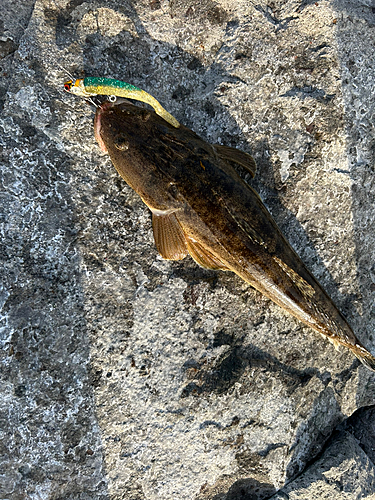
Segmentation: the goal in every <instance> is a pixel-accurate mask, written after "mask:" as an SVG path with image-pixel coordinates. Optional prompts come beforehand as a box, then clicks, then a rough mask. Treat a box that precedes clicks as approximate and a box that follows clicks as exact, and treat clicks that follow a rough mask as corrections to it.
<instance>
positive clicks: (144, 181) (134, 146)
mask: <svg viewBox="0 0 375 500" xmlns="http://www.w3.org/2000/svg"><path fill="white" fill-rule="evenodd" d="M94 130H95V137H96V140H97V142H98V143H99V145H100V147H101V149H102V150H103V151H104V152H107V153H108V154H109V156H110V158H111V161H112V163H113V165H114V166H115V168H116V170H117V171H118V173H119V174H120V175H121V177H122V178H123V179H124V180H125V181H126V183H127V184H128V185H129V186H130V187H132V188H133V189H134V190H135V191H136V192H137V193H138V194H139V195H140V196H141V198H142V199H143V201H144V202H145V203H146V204H147V205H148V206H149V207H150V208H151V207H155V206H157V207H158V208H159V206H160V207H161V206H164V204H163V203H161V201H160V198H161V197H162V195H163V193H165V192H168V189H169V184H170V179H168V178H167V176H165V175H163V174H162V173H161V171H160V161H159V157H158V151H157V150H158V147H159V146H160V143H159V142H158V141H159V139H160V137H161V136H163V134H167V133H168V131H169V130H171V131H176V130H179V129H176V128H175V127H173V126H172V125H170V124H169V123H167V122H166V121H165V120H163V119H162V118H160V117H159V116H158V115H156V113H155V112H154V111H151V110H147V109H144V108H141V107H139V106H135V105H133V104H131V103H130V102H129V101H127V100H125V99H117V100H116V102H109V101H106V102H105V103H103V104H102V105H101V106H100V107H99V108H98V109H97V111H96V115H95V122H94ZM157 199H158V200H159V201H158V202H156V200H157ZM151 200H154V201H151Z"/></svg>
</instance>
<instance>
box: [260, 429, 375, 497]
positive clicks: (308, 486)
mask: <svg viewBox="0 0 375 500" xmlns="http://www.w3.org/2000/svg"><path fill="white" fill-rule="evenodd" d="M334 438H335V439H334V441H333V443H332V444H331V445H330V446H329V447H328V448H327V449H326V450H325V452H324V453H323V455H322V456H321V457H320V458H319V460H317V461H316V462H315V463H314V464H313V465H311V466H310V467H309V468H308V469H307V470H306V471H305V472H304V473H303V474H302V475H301V476H300V477H299V478H298V479H296V480H295V481H292V482H291V483H290V484H288V485H287V486H286V487H285V488H283V489H282V490H280V491H279V492H277V493H276V495H274V496H272V497H271V499H270V500H305V499H306V500H307V499H310V498H319V499H321V500H324V499H327V500H328V499H332V498H334V499H335V500H346V499H348V498H349V499H352V498H353V499H354V498H358V499H359V498H361V499H365V498H367V499H371V498H374V492H375V467H374V464H373V462H372V461H371V460H370V459H369V457H368V456H367V455H366V453H365V452H364V451H363V450H362V448H361V447H360V446H359V445H358V442H357V441H356V439H355V438H354V437H353V436H352V435H351V434H349V433H345V432H343V433H341V434H338V435H335V436H334Z"/></svg>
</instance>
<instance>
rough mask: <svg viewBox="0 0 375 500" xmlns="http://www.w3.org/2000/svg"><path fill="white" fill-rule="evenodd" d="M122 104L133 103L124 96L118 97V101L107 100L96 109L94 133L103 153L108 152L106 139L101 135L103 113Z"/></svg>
mask: <svg viewBox="0 0 375 500" xmlns="http://www.w3.org/2000/svg"><path fill="white" fill-rule="evenodd" d="M121 104H130V105H131V104H132V103H131V102H130V101H129V100H128V99H124V98H122V97H120V98H119V97H117V99H116V101H114V102H112V101H108V100H107V101H105V102H103V103H102V104H100V106H98V108H97V109H96V113H95V119H94V134H95V139H96V141H97V143H98V144H99V146H100V149H101V150H102V151H103V153H108V150H107V147H106V145H105V144H104V141H103V139H102V137H101V135H100V131H101V127H102V115H103V113H106V112H107V111H109V110H110V109H113V108H114V107H115V106H120V105H121Z"/></svg>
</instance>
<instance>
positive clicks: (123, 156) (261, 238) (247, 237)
mask: <svg viewBox="0 0 375 500" xmlns="http://www.w3.org/2000/svg"><path fill="white" fill-rule="evenodd" d="M95 136H96V138H97V140H98V142H99V144H100V146H101V148H102V149H103V151H107V152H108V154H109V156H110V158H111V160H112V162H113V164H114V166H115V167H116V169H117V171H118V173H119V174H120V175H121V177H123V179H124V180H125V181H126V182H127V184H128V185H129V186H130V187H131V188H133V189H134V191H136V192H137V193H138V195H139V196H140V197H141V199H142V200H143V201H144V203H145V204H146V205H147V206H148V207H149V209H150V210H151V212H152V227H153V233H154V238H155V244H156V247H157V249H158V251H159V253H160V254H161V255H162V257H164V258H165V259H170V260H180V259H183V258H184V257H185V256H186V255H188V254H190V255H191V257H192V258H193V259H194V260H195V261H196V262H197V263H198V264H199V265H200V266H202V267H205V268H208V269H221V270H224V271H233V272H234V273H236V274H237V275H238V276H240V278H242V279H243V280H244V281H246V282H247V283H249V284H250V285H251V286H253V287H254V288H256V289H257V290H259V291H260V292H261V293H263V294H264V295H266V296H267V297H269V298H270V299H271V300H273V301H274V302H275V303H276V304H278V305H279V306H281V307H282V308H283V309H285V310H286V311H288V312H289V313H290V314H292V315H293V316H295V317H296V318H298V319H299V320H300V321H302V322H303V323H305V324H306V325H308V326H310V327H311V328H312V329H314V330H315V331H317V332H319V333H320V334H322V335H324V336H326V337H328V339H329V340H331V341H332V342H333V343H334V344H335V345H336V346H337V345H339V344H341V345H343V346H345V347H347V348H348V349H350V350H351V351H352V353H353V354H354V355H355V356H356V357H357V358H358V359H359V360H360V361H361V362H362V363H363V364H364V365H365V366H367V368H369V369H370V370H374V371H375V358H374V357H373V356H372V355H371V354H370V353H369V352H368V351H367V350H366V349H365V348H364V347H363V345H362V344H361V343H360V342H359V340H358V339H357V338H356V336H355V335H354V333H353V331H352V329H351V327H350V326H349V324H348V323H347V321H346V320H345V318H344V317H343V316H342V314H341V313H340V311H339V310H338V309H337V307H336V306H335V304H334V303H333V301H332V300H331V299H330V297H329V296H328V295H327V293H326V292H325V291H324V290H323V288H322V287H321V286H320V284H319V283H318V282H317V280H316V279H315V278H314V276H313V275H312V274H311V273H310V272H309V271H308V269H307V268H306V266H305V265H304V264H303V262H302V261H301V259H300V258H299V257H298V255H297V254H296V253H295V251H294V250H293V249H292V247H291V246H290V244H289V243H288V242H287V240H286V239H285V237H284V236H283V234H282V233H281V231H280V229H279V228H278V227H277V225H276V223H275V222H274V220H273V219H272V217H271V215H270V213H269V212H268V211H267V209H266V208H265V206H264V205H263V203H262V201H261V199H260V197H259V195H258V194H257V193H256V191H255V190H254V189H253V188H252V187H250V186H249V185H248V184H246V183H245V182H244V181H243V180H242V179H241V177H240V176H239V175H238V173H237V172H236V170H235V168H234V166H233V165H234V164H236V163H237V164H239V165H241V166H242V167H243V168H245V169H246V170H247V171H248V172H250V174H251V175H252V176H254V174H255V170H256V165H255V162H254V160H253V158H252V157H251V156H250V155H249V154H247V153H244V152H242V151H239V150H237V149H234V148H230V147H227V146H220V145H216V144H215V145H212V144H209V143H207V142H205V141H204V140H202V139H201V138H200V137H199V136H198V135H197V134H195V133H194V132H193V131H192V130H190V129H188V128H187V127H185V126H183V125H180V126H179V127H178V128H176V127H173V126H172V125H171V124H169V123H167V122H166V121H165V120H163V119H162V118H161V117H160V116H158V115H156V114H155V113H154V112H153V111H148V110H145V109H142V108H140V107H138V106H134V105H133V104H131V103H129V102H122V103H120V104H118V103H109V102H105V103H104V104H103V105H102V106H101V107H100V108H98V110H97V112H96V116H95Z"/></svg>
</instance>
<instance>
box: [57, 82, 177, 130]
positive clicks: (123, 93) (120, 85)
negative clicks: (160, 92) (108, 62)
mask: <svg viewBox="0 0 375 500" xmlns="http://www.w3.org/2000/svg"><path fill="white" fill-rule="evenodd" d="M64 87H65V90H66V91H67V92H70V93H71V94H74V95H78V96H80V97H92V96H95V95H114V96H117V97H125V98H128V99H134V100H136V101H142V102H145V103H147V104H149V105H150V106H152V107H153V108H154V110H155V113H156V114H157V115H159V116H161V117H162V118H163V119H164V120H165V121H167V122H168V123H170V124H171V125H172V126H173V127H175V128H178V127H179V126H180V124H179V122H178V121H177V120H176V118H175V117H174V116H172V115H171V114H170V113H168V111H166V110H165V109H164V108H163V106H162V105H161V104H160V103H159V101H157V100H156V99H155V97H152V95H150V94H148V93H147V92H145V91H144V90H142V89H139V88H138V87H135V86H134V85H131V84H130V83H126V82H122V81H121V80H115V79H113V78H96V77H87V78H78V79H77V80H75V81H74V82H73V80H69V81H67V82H65V83H64Z"/></svg>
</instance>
